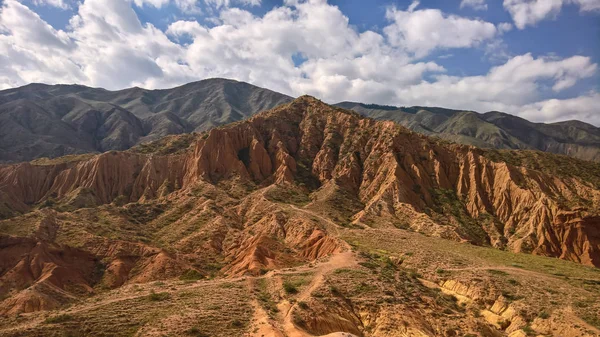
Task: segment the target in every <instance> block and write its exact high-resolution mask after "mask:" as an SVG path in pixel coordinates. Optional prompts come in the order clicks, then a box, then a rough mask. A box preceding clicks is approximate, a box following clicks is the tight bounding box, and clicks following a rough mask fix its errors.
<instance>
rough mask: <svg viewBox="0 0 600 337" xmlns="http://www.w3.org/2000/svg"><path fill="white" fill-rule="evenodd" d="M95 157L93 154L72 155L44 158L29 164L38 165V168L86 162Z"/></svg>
mask: <svg viewBox="0 0 600 337" xmlns="http://www.w3.org/2000/svg"><path fill="white" fill-rule="evenodd" d="M95 155H96V154H95V153H85V154H72V155H67V156H62V157H58V158H46V157H44V158H39V159H36V160H32V161H31V164H32V165H38V166H46V165H58V164H66V163H75V162H80V161H84V160H88V159H90V158H92V157H94V156H95Z"/></svg>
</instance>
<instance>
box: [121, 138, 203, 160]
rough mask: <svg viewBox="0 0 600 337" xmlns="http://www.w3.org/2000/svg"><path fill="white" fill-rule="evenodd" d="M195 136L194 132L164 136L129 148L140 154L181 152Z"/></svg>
mask: <svg viewBox="0 0 600 337" xmlns="http://www.w3.org/2000/svg"><path fill="white" fill-rule="evenodd" d="M197 136H198V135H197V134H196V133H186V134H180V135H171V136H166V137H163V138H161V139H159V140H156V141H153V142H149V143H144V144H140V145H138V146H135V147H133V148H131V150H130V151H132V152H135V153H142V154H150V153H154V154H159V155H167V154H177V153H182V152H184V151H185V150H187V149H188V148H189V147H190V145H191V144H192V143H193V142H194V140H195V139H196V138H197Z"/></svg>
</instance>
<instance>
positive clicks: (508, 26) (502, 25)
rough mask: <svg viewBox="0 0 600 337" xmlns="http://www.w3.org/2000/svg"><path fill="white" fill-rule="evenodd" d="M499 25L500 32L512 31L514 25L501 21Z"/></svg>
mask: <svg viewBox="0 0 600 337" xmlns="http://www.w3.org/2000/svg"><path fill="white" fill-rule="evenodd" d="M497 27H498V31H499V32H500V33H506V32H510V31H511V30H512V29H513V25H512V24H510V23H508V22H502V23H499V24H498V26H497Z"/></svg>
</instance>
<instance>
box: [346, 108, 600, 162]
mask: <svg viewBox="0 0 600 337" xmlns="http://www.w3.org/2000/svg"><path fill="white" fill-rule="evenodd" d="M336 105H337V106H339V107H341V108H344V109H350V110H354V111H356V112H358V113H360V114H361V115H363V116H368V117H371V118H374V119H378V120H391V121H395V122H397V123H400V124H402V125H403V126H405V127H407V128H409V129H411V130H413V131H416V132H419V133H423V134H425V135H428V136H437V137H440V138H443V139H447V140H450V141H454V142H458V143H462V144H468V145H474V146H477V147H483V148H496V149H527V150H539V151H544V152H551V153H556V154H564V155H569V156H572V157H576V158H579V159H584V160H591V161H600V128H598V127H595V126H593V125H590V124H587V123H584V122H581V121H565V122H558V123H550V124H544V123H533V122H530V121H528V120H526V119H523V118H520V117H517V116H513V115H510V114H507V113H503V112H498V111H491V112H486V113H483V114H480V113H477V112H474V111H462V110H452V109H444V108H437V107H420V106H415V107H396V108H395V109H394V108H393V107H390V106H378V105H375V104H362V103H355V102H342V103H338V104H336Z"/></svg>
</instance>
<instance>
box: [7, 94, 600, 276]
mask: <svg viewBox="0 0 600 337" xmlns="http://www.w3.org/2000/svg"><path fill="white" fill-rule="evenodd" d="M300 168H302V171H300ZM233 178H235V179H239V181H246V182H250V183H253V184H256V185H258V186H267V185H269V184H273V183H275V184H291V183H295V184H298V185H301V186H308V185H307V184H306V183H308V182H309V181H306V180H307V179H309V180H310V179H314V180H315V181H316V183H317V185H316V186H314V187H318V184H321V185H325V184H333V185H336V186H337V187H338V188H340V189H342V190H344V191H348V192H350V195H351V196H352V197H353V198H355V199H356V201H358V202H359V203H360V204H362V205H364V208H362V209H353V210H352V212H353V214H354V215H353V217H352V221H353V222H354V223H355V224H359V225H368V226H370V225H374V224H375V223H377V224H378V225H379V226H381V225H390V226H391V225H394V226H398V225H402V226H409V227H412V228H413V229H415V230H419V231H422V232H424V233H427V234H429V235H436V236H440V237H444V238H448V239H453V240H461V241H469V242H472V243H476V244H482V245H488V244H489V245H493V246H495V247H498V248H505V247H506V248H509V249H510V250H512V251H516V252H519V251H522V252H530V253H534V254H540V255H548V256H554V257H560V258H564V259H568V260H572V261H577V262H581V263H585V264H589V265H596V266H599V265H600V230H599V229H598V228H600V226H599V225H598V224H599V219H600V217H599V216H600V214H599V211H598V210H600V191H598V190H597V189H596V188H595V187H594V186H593V185H592V184H590V183H587V182H585V181H584V180H581V179H577V178H565V177H557V176H549V175H546V174H543V173H541V172H539V171H535V170H531V169H526V168H523V167H515V166H511V165H509V164H506V163H497V162H493V161H491V160H489V159H487V158H486V157H485V156H483V155H482V151H481V150H479V149H477V148H473V147H469V146H462V145H452V144H450V145H447V144H442V143H440V142H436V141H434V140H432V139H428V138H426V137H424V136H421V135H418V134H415V133H413V132H411V131H408V130H407V129H404V128H403V127H401V126H399V125H397V124H395V123H392V122H376V121H374V120H371V119H365V118H361V117H360V116H358V115H357V114H355V113H351V112H348V111H345V110H342V109H339V108H333V107H331V106H328V105H325V104H323V103H321V102H320V101H318V100H316V99H314V98H311V97H307V96H305V97H301V98H299V99H297V100H295V101H294V102H293V103H291V104H288V105H284V106H281V107H279V108H276V109H274V110H271V111H267V112H264V113H261V114H258V115H256V116H254V117H252V118H251V119H249V120H247V121H245V122H240V123H236V124H233V125H229V126H226V127H222V128H217V129H213V130H211V131H210V132H209V133H208V135H207V136H205V137H202V138H199V139H198V140H197V141H196V144H195V146H194V148H193V150H192V151H189V152H187V153H185V154H180V155H170V156H158V155H141V154H134V153H127V152H122V153H115V152H111V153H105V154H101V155H98V156H95V157H92V158H91V159H87V160H83V161H79V162H67V163H60V164H55V165H45V166H41V165H33V164H30V163H24V164H18V165H13V166H2V167H0V196H1V198H0V200H2V201H3V202H4V203H5V204H7V205H8V206H9V207H10V209H11V211H13V212H25V211H27V210H28V209H30V208H31V206H32V205H36V204H39V203H42V202H45V201H47V200H54V199H55V200H61V199H64V198H66V197H68V196H70V197H71V198H72V196H73V194H74V193H75V194H78V193H79V194H81V193H88V194H91V195H92V196H93V198H94V200H95V201H96V202H97V203H98V204H103V203H109V202H111V201H112V200H114V199H115V198H117V197H119V196H124V197H125V198H126V199H127V200H128V201H142V202H143V201H144V200H151V199H153V198H157V197H161V196H162V197H164V196H167V195H169V192H170V191H173V192H177V191H178V190H182V191H186V190H189V189H190V188H192V187H193V186H194V185H195V184H197V183H198V182H199V181H204V182H209V183H213V184H216V183H219V182H220V181H226V180H230V179H233Z"/></svg>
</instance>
